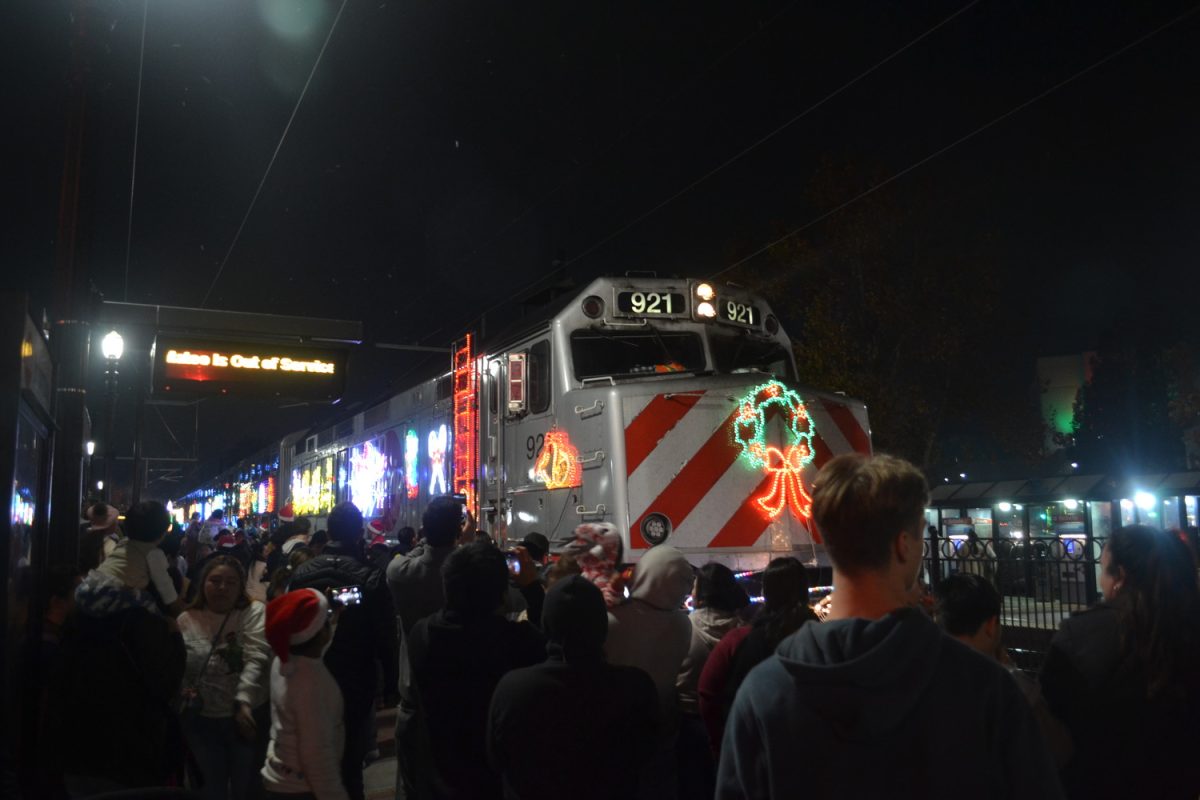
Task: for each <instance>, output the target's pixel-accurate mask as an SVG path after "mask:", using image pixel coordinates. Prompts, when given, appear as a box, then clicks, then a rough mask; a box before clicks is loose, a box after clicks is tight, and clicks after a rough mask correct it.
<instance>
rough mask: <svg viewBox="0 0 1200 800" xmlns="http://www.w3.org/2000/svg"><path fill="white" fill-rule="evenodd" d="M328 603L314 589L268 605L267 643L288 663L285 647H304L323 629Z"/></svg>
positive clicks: (299, 590) (305, 590)
mask: <svg viewBox="0 0 1200 800" xmlns="http://www.w3.org/2000/svg"><path fill="white" fill-rule="evenodd" d="M328 619H329V601H328V600H326V599H325V595H323V594H321V593H320V592H318V591H317V590H316V589H297V590H296V591H294V592H288V593H287V594H285V595H280V596H279V597H276V598H275V599H274V600H272V601H271V602H270V603H267V623H266V628H267V643H268V644H269V645H271V649H272V650H274V651H275V655H277V656H279V660H280V661H282V662H284V663H285V664H286V663H287V660H288V647H289V645H293V644H304V643H305V642H307V641H309V640H310V639H312V638H313V637H314V636H316V635H317V634H318V633H320V632H321V629H322V628H324V627H325V623H326V621H327V620H328Z"/></svg>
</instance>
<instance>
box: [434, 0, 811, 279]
mask: <svg viewBox="0 0 1200 800" xmlns="http://www.w3.org/2000/svg"><path fill="white" fill-rule="evenodd" d="M797 3H799V0H792V2H790V3H788V4H786V5H785V6H783V7H782V8H780V9H779V10H778V11H776V12H775V13H774V14H772V15H771V16H770V17H769V18H767V20H766V21H764V22H762V23H761V24H760V25H759V26H758V27H757V28H755V29H754V30H753V31H751V32H750V33H748V34H746V35H745V36H743V37H742V38H741V39H739V40H738V41H737V42H736V43H734V45H733V46H732V47H730V48H728V49H726V50H725V51H724V52H723V53H721V55H719V56H717V58H716V59H714V60H713V61H712V62H710V63H709V64H708V66H706V67H705V68H704V69H702V70H700V71H699V72H697V73H696V74H694V75H692V76H691V77H690V78H688V79H687V80H685V81H683V82H682V83H680V84H679V85H678V86H676V87H675V89H674V90H673V91H672V92H671V93H670V94H669V95H666V96H665V97H663V98H662V99H660V100H658V101H656V102H655V103H654V104H653V106H652V107H651V109H650V110H649V111H647V112H646V113H645V114H643V115H642V116H641V117H639V118H638V119H637V120H636V121H635V122H634V123H633V124H632V125H630V126H628V127H627V128H626V129H625V131H624V132H623V133H622V134H621V135H620V136H618V137H617V138H616V139H613V140H612V141H611V142H609V144H608V145H607V146H605V148H604V149H603V150H601V151H600V152H599V153H597V154H596V155H595V156H593V157H592V158H591V159H589V160H588V162H587V163H586V164H584V165H583V166H580V167H577V168H576V169H575V171H573V172H572V173H571V174H570V175H568V176H567V177H565V178H563V180H562V181H560V182H559V183H558V184H557V185H555V186H554V188H552V189H550V190H549V191H547V192H546V193H545V194H543V195H541V196H540V197H539V198H538V199H537V200H535V201H534V202H533V203H531V204H530V205H528V206H526V208H525V209H524V210H523V211H521V212H520V213H519V214H517V215H516V216H514V217H513V218H512V219H510V220H509V221H508V222H507V223H505V224H504V225H503V226H502V227H501V228H500V230H498V231H496V232H495V233H494V234H492V235H491V236H489V237H488V238H487V239H486V240H484V241H483V242H482V243H481V244H479V245H476V246H475V247H473V248H472V249H471V251H470V252H469V253H467V254H466V255H465V256H463V257H462V258H460V259H459V261H458V266H460V267H461V266H462V265H463V264H465V263H467V262H468V261H470V260H471V259H472V258H474V257H475V256H476V255H477V254H478V253H479V252H480V251H481V250H483V249H484V248H485V247H487V246H488V245H490V244H491V243H492V242H495V241H496V240H497V239H499V238H500V237H501V236H503V235H504V234H505V233H507V232H508V231H509V230H510V229H511V228H512V227H513V226H514V225H516V224H517V223H518V222H520V221H521V220H523V219H525V217H527V216H529V215H530V214H532V213H533V212H534V211H536V210H537V209H539V208H541V207H542V205H543V204H545V202H546V201H547V200H549V199H550V198H552V197H554V196H555V195H557V194H558V193H559V192H561V191H562V190H563V189H565V188H566V187H567V186H569V185H570V184H572V183H573V182H574V181H575V180H576V179H577V178H578V177H579V176H580V175H581V174H582V173H583V172H585V171H587V170H589V169H591V168H592V167H594V166H595V165H596V164H597V163H599V162H600V160H601V159H603V158H604V157H605V156H607V155H608V154H609V153H611V152H612V151H613V150H614V149H616V147H617V146H618V145H620V144H621V143H622V142H624V141H625V140H626V139H628V138H629V136H630V134H632V133H633V132H634V131H635V130H638V129H639V128H640V127H641V126H642V125H644V124H645V123H646V122H647V121H649V120H650V119H653V118H654V116H655V115H657V114H658V113H660V112H661V111H662V109H663V107H664V106H667V105H670V104H671V103H673V102H674V101H675V99H676V98H678V97H679V96H680V95H681V94H683V93H684V92H685V91H687V90H688V89H689V88H690V87H691V86H692V85H694V84H695V83H696V82H697V81H698V80H699V79H700V78H703V77H705V76H706V75H708V74H709V73H710V72H712V71H713V70H714V69H716V68H717V67H718V66H720V65H721V64H723V63H724V62H725V61H727V60H728V59H729V58H730V56H732V55H733V54H734V53H736V52H737V51H739V50H741V49H742V48H743V47H745V46H746V45H747V44H749V43H750V42H752V41H753V40H754V39H756V38H758V37H759V36H760V35H762V34H763V33H764V32H766V31H768V30H770V29H771V26H772V25H774V24H775V23H776V22H777V21H778V20H779V18H780V17H782V16H783V15H784V14H786V13H787V12H788V11H790V10H791V9H792V8H794V7H795V6H796V4H797Z"/></svg>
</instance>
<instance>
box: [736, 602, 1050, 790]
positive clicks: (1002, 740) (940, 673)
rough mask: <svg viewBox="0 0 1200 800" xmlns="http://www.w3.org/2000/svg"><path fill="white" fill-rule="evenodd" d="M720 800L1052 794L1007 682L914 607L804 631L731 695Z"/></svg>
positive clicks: (1045, 761) (1029, 720)
mask: <svg viewBox="0 0 1200 800" xmlns="http://www.w3.org/2000/svg"><path fill="white" fill-rule="evenodd" d="M717 783H718V788H717V797H718V798H735V797H736V798H767V797H772V798H776V797H778V798H783V797H802V796H803V797H822V796H826V795H834V796H838V797H876V796H888V797H921V798H930V797H955V798H958V797H971V798H979V797H998V798H999V797H1005V798H1007V797H1014V798H1015V797H1020V798H1041V797H1050V798H1057V797H1061V796H1062V790H1061V789H1060V787H1059V784H1058V778H1057V775H1056V773H1055V770H1054V765H1053V762H1052V761H1051V759H1050V756H1049V754H1048V752H1047V750H1046V747H1045V745H1044V744H1043V743H1042V738H1041V734H1040V732H1039V731H1038V727H1037V724H1036V722H1035V721H1034V719H1033V716H1032V714H1031V713H1030V711H1029V704H1028V703H1027V702H1026V700H1025V698H1024V696H1023V695H1022V694H1021V690H1020V688H1019V687H1018V686H1017V684H1016V683H1015V682H1014V681H1013V679H1012V677H1011V676H1010V675H1009V674H1008V673H1007V671H1005V670H1004V669H1003V668H1002V667H1001V666H1000V665H999V664H997V663H995V662H993V661H991V660H990V659H988V658H986V657H985V656H983V655H981V654H979V653H976V652H975V651H973V650H971V649H970V648H969V647H967V646H966V645H964V644H962V643H960V642H957V641H955V640H954V639H952V638H950V637H948V636H946V635H944V634H943V633H942V632H941V631H940V630H939V629H938V628H937V626H936V625H934V623H933V622H932V621H930V620H929V619H928V618H927V617H926V616H925V615H924V614H922V613H921V612H920V611H917V610H914V609H904V610H901V611H896V612H893V613H891V614H889V615H888V616H886V617H884V618H883V619H880V620H867V619H846V620H838V621H835V622H828V623H824V624H821V625H816V624H812V625H805V626H804V627H802V628H801V629H800V630H799V631H798V632H797V633H795V634H793V635H792V636H790V637H788V638H787V639H785V640H784V641H783V643H782V644H780V646H779V649H778V650H777V651H776V653H775V655H774V656H772V657H771V658H769V659H767V660H766V661H764V662H763V663H762V664H760V665H759V666H758V667H756V668H755V669H754V670H753V671H752V672H751V673H750V675H749V676H748V677H747V678H746V682H745V683H744V684H743V686H742V689H741V691H739V692H738V695H737V700H736V701H735V702H734V706H733V710H732V712H731V714H730V717H729V723H728V725H727V727H726V729H725V740H724V742H723V744H722V748H721V764H720V770H719V775H718V780H717Z"/></svg>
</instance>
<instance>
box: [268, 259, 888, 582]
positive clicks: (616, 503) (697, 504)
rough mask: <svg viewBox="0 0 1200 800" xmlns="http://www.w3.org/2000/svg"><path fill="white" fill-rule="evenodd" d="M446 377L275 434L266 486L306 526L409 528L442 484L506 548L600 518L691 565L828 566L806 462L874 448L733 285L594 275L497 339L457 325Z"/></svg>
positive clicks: (633, 548)
mask: <svg viewBox="0 0 1200 800" xmlns="http://www.w3.org/2000/svg"><path fill="white" fill-rule="evenodd" d="M450 361H451V363H450V364H449V365H448V366H449V369H448V370H447V371H445V372H444V373H442V374H440V375H437V376H436V377H432V378H430V379H429V380H426V381H423V382H421V383H419V384H418V385H416V386H413V387H412V388H410V389H407V390H405V391H403V392H400V393H399V394H397V395H395V396H393V397H390V398H389V399H387V400H386V401H384V402H382V403H379V404H377V405H375V406H373V407H371V408H368V409H366V410H365V411H362V412H360V413H358V414H354V415H352V416H347V417H346V418H344V419H342V420H341V421H339V422H337V423H336V424H334V425H332V426H330V427H328V428H325V429H322V430H317V431H307V432H303V433H298V434H293V435H292V436H289V437H286V438H284V440H283V441H282V442H281V446H280V452H279V455H278V464H279V467H278V481H279V486H278V489H277V491H278V495H279V497H280V498H282V500H281V502H284V501H290V502H291V503H292V505H293V508H294V510H295V511H296V513H298V514H306V515H308V516H311V517H315V518H317V519H318V522H319V521H320V518H322V517H324V516H325V515H326V514H328V512H329V510H330V509H332V507H333V505H334V504H335V503H337V502H340V501H343V500H350V501H352V502H354V503H355V504H356V505H358V506H359V508H361V509H362V510H363V513H364V516H366V517H368V518H372V519H378V520H380V521H381V522H382V523H383V526H384V528H385V529H388V530H391V531H395V530H398V529H399V527H400V526H403V525H409V526H412V527H414V528H419V527H420V515H421V512H422V511H423V510H424V507H425V505H426V504H427V503H428V501H429V500H430V498H432V497H436V496H438V495H442V494H448V493H457V494H461V495H463V496H464V497H465V498H466V504H467V506H468V508H470V510H471V511H472V512H473V513H474V514H475V515H476V517H477V519H479V521H480V523H481V525H482V526H483V527H485V528H487V529H489V530H491V531H493V532H495V533H498V534H500V535H502V536H503V537H505V538H507V539H518V538H520V537H522V536H524V535H525V534H527V533H530V532H533V531H538V532H541V533H543V534H545V535H546V536H547V537H548V538H549V539H550V540H551V542H552V543H553V544H561V543H565V542H566V541H569V540H570V538H571V532H572V531H573V529H574V528H575V527H576V526H577V525H578V524H579V523H581V522H611V523H613V524H614V525H616V527H617V528H618V529H619V530H620V531H622V534H623V536H624V537H625V546H626V558H627V559H628V560H631V561H632V560H636V559H637V558H638V557H639V556H640V554H641V553H643V552H645V551H646V549H647V548H649V547H653V546H655V545H658V544H662V543H664V542H666V543H669V544H671V545H673V546H675V547H677V548H679V549H680V550H682V551H683V552H684V553H685V554H687V555H688V556H689V558H692V559H693V560H694V561H696V562H697V563H699V562H702V561H707V560H719V561H723V562H725V563H727V564H729V565H730V566H731V567H734V568H735V569H740V570H755V569H760V568H762V566H764V565H765V563H766V562H767V561H768V560H769V559H770V558H771V557H773V556H776V555H780V554H783V553H793V554H795V555H797V556H799V557H800V558H801V559H802V560H805V561H809V562H812V561H816V562H818V563H824V561H825V559H824V557H823V551H822V549H821V547H820V541H819V536H818V535H817V533H816V531H815V528H814V526H813V525H812V522H811V497H810V487H811V485H812V478H813V476H814V474H815V472H816V470H817V469H819V468H820V466H821V465H822V464H823V463H824V462H825V461H827V460H829V459H830V458H831V457H832V456H833V455H835V454H837V453H842V452H849V451H859V452H864V453H866V452H869V451H870V448H871V439H870V428H869V424H868V420H867V409H866V407H865V406H864V405H863V404H862V403H861V402H858V401H856V400H852V399H849V398H847V397H845V396H843V395H840V394H835V393H830V392H824V391H820V390H817V389H814V388H811V387H807V386H804V385H803V384H802V383H801V382H799V380H798V377H797V375H796V367H795V359H794V356H793V353H792V343H791V340H790V339H789V338H788V336H787V334H786V333H785V332H784V330H783V329H782V327H781V325H780V323H779V320H778V319H777V317H776V316H775V315H774V314H773V312H772V310H771V308H770V306H769V304H768V303H767V302H766V301H765V300H764V299H763V298H762V297H759V296H756V295H754V294H752V293H750V292H747V291H745V290H743V289H741V288H739V287H736V286H734V285H726V284H718V283H712V282H704V281H696V280H684V279H668V278H657V277H624V278H600V279H597V280H595V281H593V282H592V283H591V284H590V285H588V286H587V287H586V288H585V289H584V290H583V291H582V292H578V293H575V294H572V295H570V296H569V297H560V298H559V299H558V300H557V302H555V303H552V304H551V305H549V306H547V307H546V308H544V309H543V311H542V312H540V313H538V314H535V315H533V316H531V317H528V318H526V319H525V320H524V321H522V322H521V323H520V324H518V325H516V326H514V327H513V328H511V329H510V330H509V331H505V332H501V333H498V334H495V335H492V336H489V337H487V339H486V340H484V341H483V342H480V341H478V340H477V339H476V337H475V336H473V335H466V336H464V337H463V338H462V339H461V340H459V341H458V342H456V343H454V346H453V348H452V357H451V360H450Z"/></svg>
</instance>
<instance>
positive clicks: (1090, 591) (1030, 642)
mask: <svg viewBox="0 0 1200 800" xmlns="http://www.w3.org/2000/svg"><path fill="white" fill-rule="evenodd" d="M1198 513H1200V472H1176V473H1160V474H1152V475H1139V476H1133V477H1125V476H1120V477H1118V476H1112V475H1103V474H1101V475H1094V474H1093V475H1080V474H1071V475H1059V476H1053V477H1042V478H1025V479H1018V480H1003V481H976V482H967V483H945V484H942V485H936V486H934V487H933V489H932V490H931V492H930V506H929V508H927V509H926V510H925V517H926V533H925V559H926V571H925V577H926V579H927V580H928V581H929V583H930V584H931V585H936V584H937V583H938V582H939V581H940V580H941V579H943V578H945V577H946V576H948V575H952V574H954V573H956V572H971V573H975V574H979V575H983V576H985V577H987V578H988V579H989V580H991V581H992V582H993V583H994V585H995V586H996V588H997V589H999V591H1000V593H1001V595H1002V596H1003V598H1004V613H1003V619H1002V622H1003V623H1004V625H1005V628H1006V629H1007V630H1008V631H1010V632H1011V636H1010V638H1011V639H1015V640H1018V641H1020V642H1021V643H1022V644H1024V645H1026V647H1025V648H1018V649H1027V650H1028V651H1029V655H1030V657H1031V658H1035V659H1036V658H1037V657H1038V655H1040V653H1043V652H1044V648H1045V646H1046V645H1047V644H1048V642H1049V637H1050V635H1052V634H1053V631H1054V630H1056V629H1057V628H1058V625H1059V623H1060V622H1061V621H1062V619H1063V618H1064V617H1065V616H1068V615H1069V614H1071V613H1072V612H1074V611H1078V610H1081V609H1083V608H1086V607H1087V606H1088V605H1090V604H1092V603H1094V602H1095V601H1096V600H1098V599H1099V577H1100V555H1101V553H1102V552H1103V549H1104V543H1105V541H1107V539H1108V537H1109V535H1111V533H1112V531H1113V530H1115V529H1117V528H1119V527H1122V526H1125V525H1134V524H1141V525H1150V526H1153V527H1157V528H1162V529H1163V530H1179V531H1182V530H1183V529H1185V528H1187V527H1195V526H1196V525H1197V518H1198Z"/></svg>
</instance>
